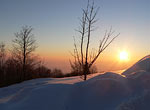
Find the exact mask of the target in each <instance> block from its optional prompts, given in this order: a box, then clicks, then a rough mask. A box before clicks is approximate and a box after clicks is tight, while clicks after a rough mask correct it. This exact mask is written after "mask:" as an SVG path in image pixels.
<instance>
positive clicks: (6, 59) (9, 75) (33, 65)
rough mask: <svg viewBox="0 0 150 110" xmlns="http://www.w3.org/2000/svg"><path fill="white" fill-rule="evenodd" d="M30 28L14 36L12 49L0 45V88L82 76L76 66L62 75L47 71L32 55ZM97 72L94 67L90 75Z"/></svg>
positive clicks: (23, 29)
mask: <svg viewBox="0 0 150 110" xmlns="http://www.w3.org/2000/svg"><path fill="white" fill-rule="evenodd" d="M32 30H33V29H32V27H30V26H23V27H22V28H21V30H20V31H19V32H17V33H15V34H14V36H15V37H14V40H13V41H12V48H11V49H7V48H6V44H5V43H3V42H1V43H0V87H4V86H8V85H11V84H14V83H19V82H22V81H25V80H30V79H34V78H62V77H71V76H78V75H82V74H81V71H80V67H79V66H78V65H74V64H71V63H70V65H71V72H70V73H66V74H63V72H62V71H61V70H60V69H57V68H55V69H49V68H48V67H46V66H45V64H44V63H43V61H42V60H41V59H40V58H39V57H38V56H37V55H35V54H34V51H35V50H36V48H37V44H36V40H35V38H34V35H33V33H32ZM95 72H97V69H96V67H95V66H93V67H92V68H91V69H90V73H95Z"/></svg>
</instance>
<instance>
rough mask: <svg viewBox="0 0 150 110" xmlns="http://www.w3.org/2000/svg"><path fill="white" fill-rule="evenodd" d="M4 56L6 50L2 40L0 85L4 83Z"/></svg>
mask: <svg viewBox="0 0 150 110" xmlns="http://www.w3.org/2000/svg"><path fill="white" fill-rule="evenodd" d="M5 57H6V50H5V44H4V43H3V42H1V43H0V83H1V84H0V86H1V85H2V84H3V83H4V80H5Z"/></svg>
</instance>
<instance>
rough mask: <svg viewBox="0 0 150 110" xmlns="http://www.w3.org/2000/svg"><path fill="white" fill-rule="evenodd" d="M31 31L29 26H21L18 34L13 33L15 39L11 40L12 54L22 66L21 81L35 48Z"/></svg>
mask: <svg viewBox="0 0 150 110" xmlns="http://www.w3.org/2000/svg"><path fill="white" fill-rule="evenodd" d="M32 30H33V28H32V27H31V26H23V27H22V29H21V31H20V32H17V33H15V39H14V40H13V48H14V49H13V53H14V55H15V58H17V61H19V63H20V64H21V65H22V74H21V80H24V79H25V77H26V67H27V65H28V64H29V63H30V61H31V60H30V57H31V56H32V53H33V52H34V51H35V49H36V48H37V46H36V40H35V39H34V35H33V34H32Z"/></svg>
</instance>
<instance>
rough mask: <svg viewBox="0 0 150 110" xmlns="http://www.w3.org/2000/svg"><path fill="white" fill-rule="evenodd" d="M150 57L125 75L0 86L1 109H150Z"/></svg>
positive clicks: (72, 78) (32, 81)
mask: <svg viewBox="0 0 150 110" xmlns="http://www.w3.org/2000/svg"><path fill="white" fill-rule="evenodd" d="M149 64H150V56H146V57H144V58H143V59H141V60H140V61H139V62H137V63H136V64H135V65H133V66H132V67H131V68H129V69H127V70H126V71H125V72H123V73H122V74H123V75H125V76H122V75H120V74H116V73H113V72H106V73H104V74H94V75H90V76H88V77H89V79H88V80H87V81H82V79H81V78H80V77H79V76H77V77H70V78H45V79H34V80H30V81H25V82H23V83H20V84H16V85H12V86H9V87H4V88H0V110H150V85H149V84H150V72H149V66H150V65H149Z"/></svg>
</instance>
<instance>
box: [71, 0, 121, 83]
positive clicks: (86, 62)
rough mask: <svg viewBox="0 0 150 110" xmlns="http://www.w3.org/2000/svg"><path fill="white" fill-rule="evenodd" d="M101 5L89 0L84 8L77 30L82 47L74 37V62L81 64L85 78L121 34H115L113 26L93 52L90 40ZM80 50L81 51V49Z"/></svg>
mask: <svg viewBox="0 0 150 110" xmlns="http://www.w3.org/2000/svg"><path fill="white" fill-rule="evenodd" d="M98 10H99V7H95V5H94V1H93V2H92V3H91V4H90V2H89V0H88V4H87V7H86V8H85V9H83V10H82V12H83V14H82V17H81V19H80V28H79V30H77V31H78V32H79V33H80V35H81V39H80V47H79V48H80V49H79V48H78V46H77V43H76V40H75V38H74V53H73V54H72V55H73V56H74V58H75V62H74V63H72V62H71V63H70V64H72V66H73V64H76V65H79V66H78V67H80V68H81V73H82V75H84V80H86V79H87V74H89V72H90V71H89V70H90V68H91V66H92V65H93V64H94V62H95V61H96V60H97V58H98V57H99V56H100V54H101V53H102V52H103V51H104V50H105V49H106V48H107V47H108V46H109V45H110V44H111V43H112V42H113V41H114V39H115V38H116V37H117V36H119V34H117V35H114V31H112V28H111V29H110V30H109V31H106V32H105V35H104V36H103V38H102V40H100V43H99V48H98V50H97V52H95V53H94V54H91V53H92V52H89V50H90V40H91V37H92V36H91V32H92V31H94V28H93V27H94V25H95V23H96V22H97V19H96V15H97V13H98ZM79 50H80V51H79Z"/></svg>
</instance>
